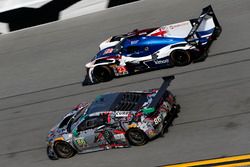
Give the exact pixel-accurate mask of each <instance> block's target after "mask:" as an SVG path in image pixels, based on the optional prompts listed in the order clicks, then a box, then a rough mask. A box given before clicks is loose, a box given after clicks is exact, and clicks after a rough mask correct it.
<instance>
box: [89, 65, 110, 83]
mask: <svg viewBox="0 0 250 167" xmlns="http://www.w3.org/2000/svg"><path fill="white" fill-rule="evenodd" d="M93 76H94V78H95V79H96V81H97V82H107V81H110V80H112V79H113V78H114V74H113V72H112V70H111V69H110V68H109V67H107V66H97V67H95V68H94V71H93Z"/></svg>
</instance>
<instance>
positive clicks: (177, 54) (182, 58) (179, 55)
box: [170, 49, 191, 66]
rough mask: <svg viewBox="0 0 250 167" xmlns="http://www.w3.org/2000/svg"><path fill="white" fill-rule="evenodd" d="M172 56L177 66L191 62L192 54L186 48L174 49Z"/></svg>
mask: <svg viewBox="0 0 250 167" xmlns="http://www.w3.org/2000/svg"><path fill="white" fill-rule="evenodd" d="M170 57H171V60H172V62H173V64H174V65H175V66H185V65H188V64H190V63H191V56H190V54H189V53H188V52H187V51H185V50H180V49H179V50H174V51H173V52H172V53H171V54H170Z"/></svg>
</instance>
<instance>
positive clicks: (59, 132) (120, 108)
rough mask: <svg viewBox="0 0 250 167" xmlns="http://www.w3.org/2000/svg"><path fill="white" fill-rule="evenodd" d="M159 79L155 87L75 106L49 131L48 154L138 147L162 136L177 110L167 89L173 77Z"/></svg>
mask: <svg viewBox="0 0 250 167" xmlns="http://www.w3.org/2000/svg"><path fill="white" fill-rule="evenodd" d="M163 79H164V82H163V84H162V85H161V87H160V88H159V89H150V90H146V91H134V92H118V93H107V94H104V95H100V96H97V97H96V99H95V100H94V101H93V102H92V103H91V104H88V103H82V104H79V105H78V106H76V107H75V108H74V109H73V110H72V111H71V112H69V113H67V114H66V115H65V116H64V118H63V119H62V120H61V121H60V122H59V123H58V124H57V125H56V126H55V127H54V128H52V129H51V130H50V131H49V133H48V136H47V155H48V157H49V158H50V159H58V158H70V157H72V156H73V155H75V154H76V153H87V152H92V151H98V150H107V149H112V148H123V147H129V146H130V145H136V146H141V145H144V144H146V143H147V142H148V141H149V140H151V139H153V138H155V137H157V136H162V135H163V134H164V133H165V132H166V131H167V129H168V127H169V126H170V125H171V124H172V122H173V120H174V118H176V117H177V113H178V112H179V111H180V106H179V105H178V104H177V103H176V100H175V96H174V95H173V94H172V93H171V92H170V91H168V90H167V87H168V86H169V84H170V82H171V80H173V79H174V76H168V77H163Z"/></svg>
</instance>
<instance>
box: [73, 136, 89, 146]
mask: <svg viewBox="0 0 250 167" xmlns="http://www.w3.org/2000/svg"><path fill="white" fill-rule="evenodd" d="M75 144H77V145H78V146H79V147H86V146H87V142H86V141H85V140H84V139H83V138H76V139H75Z"/></svg>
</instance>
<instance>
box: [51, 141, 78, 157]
mask: <svg viewBox="0 0 250 167" xmlns="http://www.w3.org/2000/svg"><path fill="white" fill-rule="evenodd" d="M54 149H55V152H56V154H57V155H58V157H60V158H70V157H72V156H74V155H75V154H76V151H75V150H74V149H73V148H72V147H71V145H70V144H69V143H67V142H64V141H60V142H56V143H55V146H54Z"/></svg>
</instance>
